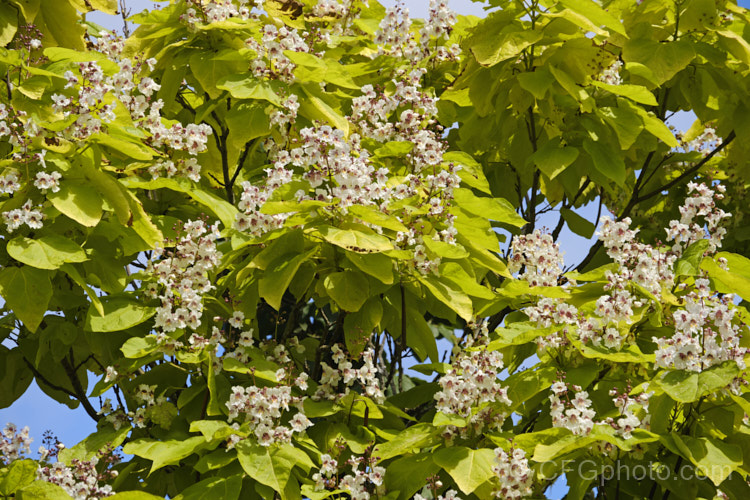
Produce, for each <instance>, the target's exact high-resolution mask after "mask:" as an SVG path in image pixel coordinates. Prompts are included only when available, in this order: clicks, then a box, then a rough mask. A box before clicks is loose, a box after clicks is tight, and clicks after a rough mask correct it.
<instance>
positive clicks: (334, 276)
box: [323, 270, 369, 312]
mask: <svg viewBox="0 0 750 500" xmlns="http://www.w3.org/2000/svg"><path fill="white" fill-rule="evenodd" d="M323 286H324V287H325V289H326V293H328V296H329V297H331V298H332V299H333V301H334V302H335V303H336V304H337V305H338V306H339V307H340V308H341V309H343V310H345V311H351V312H353V311H359V309H360V308H361V307H362V305H363V304H364V303H365V301H366V300H367V298H368V297H369V285H368V283H367V278H365V277H364V275H363V274H362V273H360V272H359V271H353V270H346V271H340V272H336V273H331V274H329V275H328V276H326V277H325V279H324V280H323Z"/></svg>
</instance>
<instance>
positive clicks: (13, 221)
mask: <svg viewBox="0 0 750 500" xmlns="http://www.w3.org/2000/svg"><path fill="white" fill-rule="evenodd" d="M43 220H44V214H43V213H42V211H41V210H39V209H37V208H34V205H33V204H32V201H31V200H30V199H29V200H26V203H24V204H23V205H21V208H14V209H13V210H8V211H7V212H3V221H4V222H5V226H6V228H7V230H8V232H9V233H12V232H13V231H15V230H16V229H18V228H19V227H21V226H22V225H24V224H26V225H27V226H29V227H30V228H31V229H41V228H42V227H43V225H44V223H43V222H42V221H43Z"/></svg>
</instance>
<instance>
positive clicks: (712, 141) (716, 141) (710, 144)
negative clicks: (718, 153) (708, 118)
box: [682, 127, 722, 156]
mask: <svg viewBox="0 0 750 500" xmlns="http://www.w3.org/2000/svg"><path fill="white" fill-rule="evenodd" d="M721 143H722V139H721V137H720V136H719V135H717V134H716V130H715V129H714V128H713V127H706V128H705V129H703V132H702V133H701V134H700V135H699V136H698V137H696V138H695V139H693V140H692V141H690V142H688V143H686V144H683V146H682V147H683V148H684V149H685V151H699V152H700V153H702V154H703V156H706V155H708V154H709V153H710V152H711V150H713V149H715V148H717V147H718V146H720V145H721Z"/></svg>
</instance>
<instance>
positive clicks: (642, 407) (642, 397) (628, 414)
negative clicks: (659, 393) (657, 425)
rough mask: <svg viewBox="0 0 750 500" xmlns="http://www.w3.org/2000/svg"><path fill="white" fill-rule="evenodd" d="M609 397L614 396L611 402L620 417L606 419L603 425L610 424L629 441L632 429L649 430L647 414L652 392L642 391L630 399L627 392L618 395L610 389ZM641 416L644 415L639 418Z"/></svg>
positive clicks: (614, 390)
mask: <svg viewBox="0 0 750 500" xmlns="http://www.w3.org/2000/svg"><path fill="white" fill-rule="evenodd" d="M646 388H647V387H646ZM609 395H610V396H615V397H614V399H612V401H613V402H614V403H615V407H616V408H617V409H618V410H619V412H620V415H621V417H620V418H617V419H613V418H611V417H610V418H607V419H606V420H605V423H608V424H610V425H611V426H612V427H613V428H614V429H615V430H616V431H617V433H618V434H619V435H620V436H622V437H623V439H630V437H631V436H632V434H631V433H632V432H633V430H634V429H639V428H642V429H648V428H649V424H650V421H651V415H650V414H649V413H648V401H649V398H650V397H651V396H652V395H653V392H646V391H644V392H641V393H640V394H637V395H636V396H632V397H631V396H630V395H629V394H628V393H627V392H624V393H621V394H620V393H618V392H617V390H616V389H612V390H611V391H609ZM641 414H645V415H642V416H641Z"/></svg>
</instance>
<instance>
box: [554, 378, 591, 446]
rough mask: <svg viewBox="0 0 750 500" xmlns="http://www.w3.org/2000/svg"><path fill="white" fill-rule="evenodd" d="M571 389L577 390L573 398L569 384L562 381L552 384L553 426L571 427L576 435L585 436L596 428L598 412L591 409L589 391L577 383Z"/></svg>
mask: <svg viewBox="0 0 750 500" xmlns="http://www.w3.org/2000/svg"><path fill="white" fill-rule="evenodd" d="M571 389H573V391H575V396H574V397H573V399H572V400H571V399H569V396H568V393H569V389H568V384H566V383H565V382H562V381H557V382H555V383H554V384H552V394H550V397H549V400H550V416H551V417H552V426H553V427H563V428H566V429H570V430H571V431H572V432H573V434H575V435H576V436H585V435H586V434H588V433H589V432H591V429H593V428H594V420H593V418H594V417H595V416H596V412H594V410H592V409H591V400H590V399H589V393H588V392H586V391H584V390H581V387H579V386H576V385H574V386H572V387H571Z"/></svg>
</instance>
